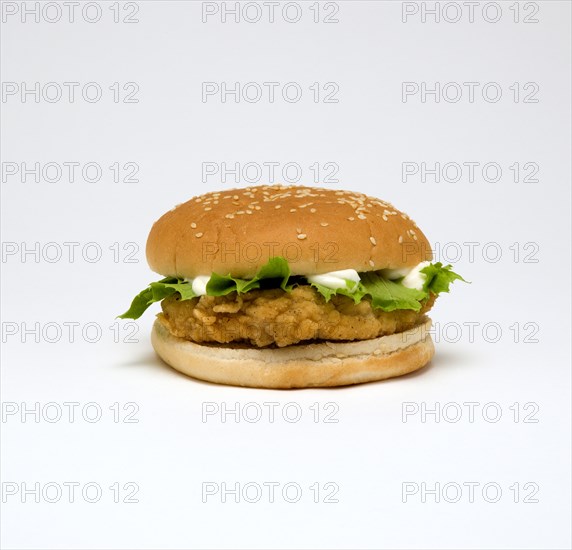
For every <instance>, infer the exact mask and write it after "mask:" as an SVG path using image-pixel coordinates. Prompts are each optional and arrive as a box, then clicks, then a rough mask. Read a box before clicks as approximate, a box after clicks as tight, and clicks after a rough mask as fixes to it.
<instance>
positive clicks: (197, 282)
mask: <svg viewBox="0 0 572 550" xmlns="http://www.w3.org/2000/svg"><path fill="white" fill-rule="evenodd" d="M210 278H211V276H210V275H198V276H197V277H195V278H194V279H186V281H187V282H188V283H190V284H191V288H192V289H193V292H194V293H195V294H196V295H197V296H206V294H207V283H208V282H209V280H210Z"/></svg>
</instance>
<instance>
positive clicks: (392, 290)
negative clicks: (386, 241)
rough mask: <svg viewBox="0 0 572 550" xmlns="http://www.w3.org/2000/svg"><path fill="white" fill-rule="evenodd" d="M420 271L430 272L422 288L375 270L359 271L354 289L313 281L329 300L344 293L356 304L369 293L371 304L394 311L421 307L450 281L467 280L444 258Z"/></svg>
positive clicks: (442, 290)
mask: <svg viewBox="0 0 572 550" xmlns="http://www.w3.org/2000/svg"><path fill="white" fill-rule="evenodd" d="M421 272H422V273H425V275H427V279H426V281H425V284H424V285H423V289H422V290H416V289H414V288H407V287H405V286H403V285H402V284H401V279H399V280H397V281H391V280H389V279H385V278H383V277H381V276H380V275H379V274H378V273H375V272H373V271H370V272H366V273H360V278H361V283H360V284H359V286H358V288H357V289H356V291H355V292H353V293H352V292H350V291H349V290H348V288H339V289H335V290H334V289H331V288H328V287H325V286H323V285H320V284H317V283H311V285H312V286H313V287H315V288H316V289H317V290H318V292H319V293H320V294H321V295H322V296H323V297H324V299H325V300H326V302H329V301H330V300H331V299H332V296H334V295H335V294H343V295H344V296H348V297H350V298H353V300H354V302H355V303H356V304H357V303H359V302H360V301H361V300H362V299H363V297H364V296H366V295H368V296H370V297H371V303H372V306H373V307H375V308H379V309H382V310H383V311H395V310H396V309H411V310H413V311H419V310H420V309H421V308H422V306H423V303H424V301H425V300H427V299H428V298H429V296H430V295H431V293H433V294H439V293H440V292H449V285H450V284H451V283H452V282H453V281H455V280H457V279H458V280H461V281H464V282H467V281H465V279H463V278H462V277H461V276H460V275H458V274H457V273H455V272H454V271H452V270H451V266H450V265H447V266H443V264H442V263H441V262H437V263H435V264H430V265H428V266H427V267H425V268H423V269H422V270H421ZM349 286H350V285H349V282H348V287H349Z"/></svg>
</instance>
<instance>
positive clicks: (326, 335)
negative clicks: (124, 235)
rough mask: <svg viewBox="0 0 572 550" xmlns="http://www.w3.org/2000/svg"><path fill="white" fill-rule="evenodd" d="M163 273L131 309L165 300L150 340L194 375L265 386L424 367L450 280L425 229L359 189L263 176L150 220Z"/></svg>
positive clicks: (314, 383) (151, 250)
mask: <svg viewBox="0 0 572 550" xmlns="http://www.w3.org/2000/svg"><path fill="white" fill-rule="evenodd" d="M147 261H148V263H149V265H150V267H151V269H152V270H153V271H155V272H157V273H159V274H161V275H162V276H163V278H162V279H161V280H159V281H157V282H153V283H151V284H150V285H149V286H148V287H147V288H146V289H144V290H143V291H142V292H140V293H139V294H138V295H137V296H136V297H135V298H134V300H133V302H132V304H131V307H130V308H129V309H128V311H126V312H125V313H124V314H123V315H121V316H120V317H121V318H129V319H137V318H138V317H140V316H141V315H142V314H143V312H144V311H145V310H146V309H147V308H148V307H149V306H150V305H151V304H153V303H154V302H161V308H162V312H161V313H159V315H158V316H157V319H156V321H155V323H154V326H153V331H152V334H151V341H152V344H153V347H154V348H155V350H156V352H157V354H158V355H159V356H160V357H161V358H162V359H163V360H164V361H165V362H166V363H168V364H169V365H171V366H172V367H174V368H175V369H177V370H179V371H181V372H183V373H185V374H187V375H189V376H192V377H195V378H199V379H202V380H207V381H210V382H216V383H219V384H232V385H238V386H250V387H261V388H304V387H323V386H342V385H347V384H357V383H361V382H370V381H374V380H382V379H385V378H390V377H393V376H399V375H402V374H405V373H409V372H412V371H414V370H416V369H419V368H421V367H423V366H424V365H426V364H427V363H428V362H429V361H430V360H431V357H432V356H433V353H434V347H433V342H432V340H431V336H430V334H429V328H430V323H431V321H430V320H429V318H428V317H427V312H428V311H429V310H430V309H431V308H432V307H433V304H434V303H435V299H436V298H437V296H438V295H439V294H440V293H441V292H448V291H449V285H450V283H451V282H452V281H454V280H456V279H461V280H462V278H461V277H460V276H459V275H457V274H456V273H454V272H453V271H452V270H451V266H450V265H448V266H443V265H442V264H441V263H439V262H437V263H432V251H431V247H430V245H429V242H428V241H427V239H426V238H425V235H423V233H422V232H421V230H420V229H419V228H418V227H417V225H416V224H415V222H413V221H412V220H411V219H410V218H409V217H408V216H407V215H405V214H404V213H402V212H400V211H399V210H397V209H396V208H395V207H394V206H392V205H391V204H389V203H388V202H385V201H382V200H380V199H376V198H373V197H369V196H366V195H363V194H361V193H357V192H353V191H336V190H331V189H320V188H314V187H303V186H282V185H265V186H257V187H247V188H244V189H231V190H227V191H220V192H216V193H206V194H204V195H200V196H198V197H195V198H193V199H191V200H189V201H188V202H186V203H184V204H180V205H178V206H176V207H175V208H173V209H172V210H171V211H170V212H167V213H166V214H165V215H163V216H162V217H161V218H160V219H159V220H158V221H157V222H156V223H155V224H154V225H153V227H152V229H151V232H150V234H149V238H148V240H147Z"/></svg>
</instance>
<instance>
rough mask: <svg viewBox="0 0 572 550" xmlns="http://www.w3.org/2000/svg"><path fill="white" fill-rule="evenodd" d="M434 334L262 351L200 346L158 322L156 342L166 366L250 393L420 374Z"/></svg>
mask: <svg viewBox="0 0 572 550" xmlns="http://www.w3.org/2000/svg"><path fill="white" fill-rule="evenodd" d="M430 328H431V320H427V321H426V322H425V323H423V324H420V325H418V326H416V327H414V328H412V329H410V330H407V331H405V332H399V333H397V334H391V335H389V336H381V337H379V338H373V339H371V340H359V341H355V342H329V341H327V342H324V341H320V342H316V343H313V344H297V345H294V346H286V347H284V348H261V349H258V348H252V347H246V346H243V347H241V346H238V345H225V344H214V345H213V344H197V343H195V342H190V341H189V340H185V339H183V338H178V337H176V336H173V335H172V334H171V333H170V332H169V330H168V329H167V328H166V327H165V326H164V325H163V324H161V322H160V321H159V320H156V321H155V324H154V325H153V331H152V333H151V342H152V344H153V347H154V348H155V351H156V352H157V354H158V355H159V357H161V359H163V360H164V361H165V362H166V363H167V364H169V365H171V366H172V367H173V368H175V369H177V370H178V371H180V372H182V373H184V374H187V375H188V376H192V377H193V378H199V379H200V380H206V381H208V382H215V383H216V384H229V385H232V386H247V387H251V388H310V387H312V388H316V387H328V386H347V385H349V384H361V383H363V382H373V381H375V380H383V379H385V378H392V377H394V376H401V375H402V374H407V373H409V372H413V371H414V370H417V369H420V368H421V367H423V366H425V365H426V364H427V363H428V362H429V361H430V360H431V358H432V357H433V354H434V353H435V347H434V346H433V340H431V336H430V334H429V329H430Z"/></svg>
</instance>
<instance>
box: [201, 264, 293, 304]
mask: <svg viewBox="0 0 572 550" xmlns="http://www.w3.org/2000/svg"><path fill="white" fill-rule="evenodd" d="M289 278H290V266H289V265H288V262H287V261H286V260H285V259H284V258H282V257H280V256H276V257H275V258H271V259H270V260H269V261H268V262H267V263H266V264H265V265H263V266H262V267H261V268H260V269H259V270H258V272H257V273H256V275H255V276H254V277H253V278H252V279H238V278H236V277H232V276H231V275H230V274H228V275H226V276H223V275H218V274H217V273H213V274H212V275H211V278H210V280H209V282H208V283H207V294H208V295H209V296H225V295H226V294H229V293H231V292H238V293H239V294H243V293H245V292H248V291H249V290H254V289H255V288H261V287H262V286H265V287H267V288H268V287H269V288H281V289H282V290H287V291H289V290H291V289H292V286H293V285H292V284H288V279H289Z"/></svg>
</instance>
